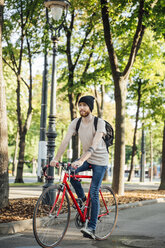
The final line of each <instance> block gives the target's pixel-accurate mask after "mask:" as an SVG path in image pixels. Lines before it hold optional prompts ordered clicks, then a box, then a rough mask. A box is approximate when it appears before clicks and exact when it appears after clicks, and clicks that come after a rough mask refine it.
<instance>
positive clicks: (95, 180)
mask: <svg viewBox="0 0 165 248" xmlns="http://www.w3.org/2000/svg"><path fill="white" fill-rule="evenodd" d="M89 169H92V171H93V177H92V182H91V188H90V198H91V218H90V221H89V223H88V227H90V228H91V229H93V230H95V229H96V224H97V217H98V214H99V209H100V201H99V188H100V186H101V182H102V180H103V177H104V174H105V171H106V169H107V166H100V165H94V164H89V163H88V162H87V161H85V162H84V163H83V165H82V166H80V167H78V168H77V169H76V171H75V173H76V174H78V173H79V172H82V171H86V170H89ZM70 182H71V184H72V186H73V188H74V189H75V192H76V194H77V196H78V198H82V199H83V198H84V197H85V194H84V190H83V188H82V185H81V183H80V182H79V181H76V180H74V179H73V178H71V180H70Z"/></svg>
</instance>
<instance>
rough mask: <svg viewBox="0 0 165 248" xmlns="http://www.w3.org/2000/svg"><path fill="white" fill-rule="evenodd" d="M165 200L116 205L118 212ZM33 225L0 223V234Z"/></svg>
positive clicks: (21, 230)
mask: <svg viewBox="0 0 165 248" xmlns="http://www.w3.org/2000/svg"><path fill="white" fill-rule="evenodd" d="M164 202H165V198H158V199H153V200H146V201H145V200H144V201H140V202H134V203H128V204H122V205H118V209H119V210H124V209H128V208H134V207H142V206H145V205H151V204H156V203H164ZM32 228H33V223H32V219H29V220H21V221H13V222H9V223H0V234H5V235H7V234H15V233H18V232H23V231H25V230H32Z"/></svg>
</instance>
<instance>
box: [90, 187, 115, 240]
mask: <svg viewBox="0 0 165 248" xmlns="http://www.w3.org/2000/svg"><path fill="white" fill-rule="evenodd" d="M99 200H100V212H99V215H98V221H97V226H96V232H95V236H96V239H97V240H104V239H106V238H107V237H108V236H109V235H110V234H111V233H112V231H113V230H114V228H115V225H116V221H117V216H118V206H117V201H116V197H115V194H114V192H113V191H112V189H111V188H110V187H108V186H102V187H101V188H100V192H99Z"/></svg>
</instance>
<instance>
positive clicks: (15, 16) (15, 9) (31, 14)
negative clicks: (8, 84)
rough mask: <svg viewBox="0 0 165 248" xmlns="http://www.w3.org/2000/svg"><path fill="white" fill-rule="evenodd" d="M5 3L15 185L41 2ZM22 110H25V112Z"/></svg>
mask: <svg viewBox="0 0 165 248" xmlns="http://www.w3.org/2000/svg"><path fill="white" fill-rule="evenodd" d="M6 4H7V6H8V9H10V8H11V7H12V12H10V11H9V10H8V11H9V15H8V16H6V19H5V32H4V40H5V42H6V47H5V48H4V55H5V58H4V61H5V63H6V64H7V65H8V66H9V67H10V69H11V70H12V71H13V72H14V74H15V77H16V81H17V88H16V95H17V110H16V112H17V121H18V131H19V158H18V166H17V175H16V179H15V182H18V183H19V182H23V165H24V155H25V140H26V134H27V131H28V130H29V128H30V124H31V118H32V84H33V76H32V58H33V56H34V54H36V53H38V52H40V45H39V42H38V39H39V38H40V39H41V35H40V36H39V37H38V36H37V34H38V33H39V27H40V28H41V24H42V22H41V21H40V19H39V18H37V17H38V15H39V11H41V9H42V8H41V6H40V5H39V4H41V1H36V0H35V1H30V2H29V1H22V0H21V1H19V2H13V1H10V0H8V1H7V2H6ZM41 16H42V15H41ZM7 17H8V18H7ZM13 32H15V33H16V34H17V35H18V37H17V36H16V40H15V41H14V42H13V40H12V35H13ZM35 34H36V35H35ZM34 37H35V38H36V39H35V38H34ZM23 63H27V65H28V67H29V68H28V74H29V75H28V76H27V75H26V72H24V73H23V70H22V64H23ZM27 78H28V79H27ZM23 88H26V94H25V95H24V97H26V99H27V102H26V103H25V102H24V101H23V96H22V89H23ZM23 105H24V106H23ZM22 109H26V113H25V112H24V111H23V110H22Z"/></svg>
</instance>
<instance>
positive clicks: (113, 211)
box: [33, 163, 118, 248]
mask: <svg viewBox="0 0 165 248" xmlns="http://www.w3.org/2000/svg"><path fill="white" fill-rule="evenodd" d="M61 166H62V168H63V170H64V171H65V173H64V177H63V180H62V183H60V184H54V185H53V186H50V187H48V188H47V189H46V190H45V191H43V193H42V194H41V196H40V197H39V199H38V201H37V203H36V206H35V210H34V215H33V232H34V236H35V238H36V240H37V242H38V244H39V245H40V246H42V247H44V248H48V247H51V248H53V247H56V246H57V245H58V244H59V243H60V241H61V240H62V239H63V237H64V235H65V233H66V231H67V228H68V225H69V221H70V214H71V206H73V207H74V209H76V210H77V211H76V215H75V216H74V221H75V225H76V227H77V228H82V227H84V226H85V225H87V223H88V221H89V219H90V212H91V210H90V188H89V191H88V193H87V199H86V202H85V203H84V206H83V207H80V206H79V205H78V203H77V201H76V198H75V196H74V194H73V192H72V190H71V188H70V185H69V183H68V181H69V179H70V178H74V179H75V180H80V179H81V178H90V179H91V178H92V176H87V175H75V174H74V173H73V172H72V169H71V166H70V164H64V163H61ZM44 175H45V177H46V178H48V176H47V174H46V172H45V168H44ZM70 199H72V201H73V202H72V204H71V202H70ZM99 200H100V212H99V215H98V221H97V227H96V232H95V236H96V240H104V239H106V238H107V237H108V236H109V235H110V234H111V233H112V231H113V230H114V228H115V225H116V221H117V216H118V205H117V200H116V197H115V194H114V192H113V191H112V189H111V188H110V187H108V186H101V188H100V190H99Z"/></svg>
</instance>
